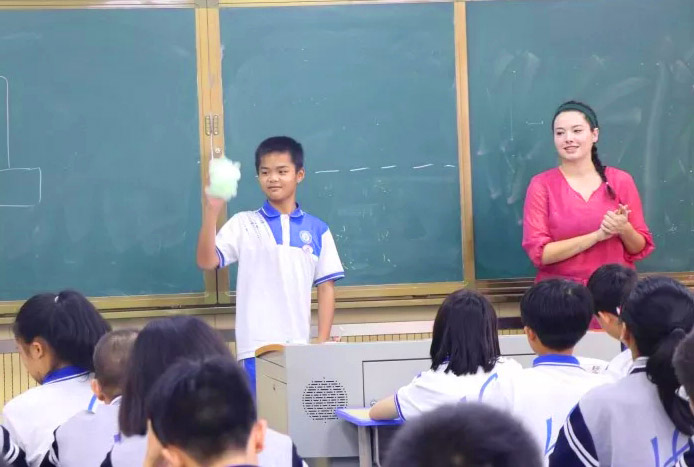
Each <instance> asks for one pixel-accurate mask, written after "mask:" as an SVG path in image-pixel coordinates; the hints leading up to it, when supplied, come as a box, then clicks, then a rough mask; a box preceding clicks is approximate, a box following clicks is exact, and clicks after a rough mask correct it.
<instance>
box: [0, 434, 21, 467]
mask: <svg viewBox="0 0 694 467" xmlns="http://www.w3.org/2000/svg"><path fill="white" fill-rule="evenodd" d="M0 454H2V458H3V460H4V461H5V463H6V464H7V465H9V466H10V467H26V465H27V463H26V457H25V455H24V451H22V450H21V449H20V447H19V446H17V443H15V442H14V440H13V439H12V437H11V436H10V432H9V431H7V429H6V428H5V427H4V426H0Z"/></svg>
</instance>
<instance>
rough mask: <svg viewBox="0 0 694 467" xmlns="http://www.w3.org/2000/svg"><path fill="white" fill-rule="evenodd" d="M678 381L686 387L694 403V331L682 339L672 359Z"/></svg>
mask: <svg viewBox="0 0 694 467" xmlns="http://www.w3.org/2000/svg"><path fill="white" fill-rule="evenodd" d="M672 365H673V366H674V367H675V374H676V375H677V380H678V381H679V383H680V384H681V385H682V386H684V390H685V391H686V392H687V395H688V396H689V399H690V400H693V401H694V331H692V332H690V333H689V334H687V337H685V338H684V339H682V342H680V343H679V345H678V346H677V349H675V355H674V356H673V357H672Z"/></svg>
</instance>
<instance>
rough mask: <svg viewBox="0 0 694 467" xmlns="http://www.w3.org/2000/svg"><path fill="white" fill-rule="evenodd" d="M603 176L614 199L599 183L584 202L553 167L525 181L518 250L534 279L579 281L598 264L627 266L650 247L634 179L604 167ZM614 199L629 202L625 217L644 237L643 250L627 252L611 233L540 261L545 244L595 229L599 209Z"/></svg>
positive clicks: (612, 206)
mask: <svg viewBox="0 0 694 467" xmlns="http://www.w3.org/2000/svg"><path fill="white" fill-rule="evenodd" d="M605 175H606V176H607V180H608V181H609V183H610V186H611V187H612V189H613V190H614V192H615V194H616V197H615V199H612V198H610V195H609V194H608V193H607V188H606V186H605V184H604V183H603V184H602V186H600V188H598V189H597V190H595V192H593V194H592V195H591V197H590V199H588V201H585V200H584V199H583V197H582V196H581V195H580V194H579V193H578V192H576V191H575V190H574V189H573V188H571V186H570V185H569V183H568V182H567V181H566V179H565V178H564V175H563V174H562V173H561V171H560V170H559V169H558V168H555V169H551V170H547V171H546V172H542V173H541V174H539V175H536V176H535V177H533V179H532V180H531V181H530V185H529V186H528V191H527V193H526V196H525V207H524V209H523V249H524V250H525V251H526V253H527V254H528V256H529V257H530V260H531V261H532V262H533V264H534V265H535V267H536V268H537V277H536V279H535V280H536V281H540V280H543V279H547V278H550V277H560V278H565V279H571V280H574V281H577V282H580V283H582V284H585V283H587V282H588V279H589V278H590V275H591V274H592V273H593V272H594V271H595V270H596V269H597V268H599V267H600V266H602V265H603V264H609V263H619V264H623V265H625V266H628V267H631V268H633V267H634V262H635V261H639V260H641V259H644V258H645V257H646V256H648V255H649V254H651V252H652V251H653V250H654V249H655V246H654V245H653V236H652V235H651V232H650V231H649V230H648V226H647V225H646V221H645V220H644V218H643V208H642V206H641V198H640V197H639V192H638V190H637V189H636V184H635V183H634V179H633V178H631V175H629V174H628V173H626V172H624V171H622V170H619V169H615V168H613V167H607V169H606V170H605ZM620 203H621V204H626V205H628V206H629V209H630V210H631V213H630V214H629V222H631V225H632V226H633V227H634V229H636V230H637V231H638V232H639V233H640V234H641V235H643V237H644V238H645V239H646V246H645V247H644V248H643V250H641V251H640V252H639V253H637V254H635V255H632V254H630V253H629V252H628V251H626V249H625V248H624V244H623V243H622V241H621V240H620V239H619V237H618V236H615V237H612V238H610V239H608V240H605V241H602V242H600V243H597V244H596V245H594V246H593V247H591V248H589V249H588V250H586V251H584V252H582V253H579V254H578V255H576V256H573V257H571V258H569V259H566V260H564V261H560V262H558V263H554V264H549V265H543V264H542V251H543V250H544V248H545V245H547V244H548V243H550V242H555V241H558V240H565V239H567V238H573V237H578V236H580V235H585V234H588V233H590V232H594V231H596V230H597V229H599V228H600V224H601V223H602V220H603V217H604V216H605V213H606V212H607V211H614V210H616V209H617V208H618V207H619V204H620Z"/></svg>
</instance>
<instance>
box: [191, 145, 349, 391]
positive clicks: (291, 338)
mask: <svg viewBox="0 0 694 467" xmlns="http://www.w3.org/2000/svg"><path fill="white" fill-rule="evenodd" d="M255 167H256V173H257V174H258V182H259V183H260V188H261V189H262V190H263V193H264V194H265V196H266V197H267V201H266V202H265V204H264V205H263V206H262V207H261V208H260V209H259V210H257V211H247V212H239V213H237V214H235V215H234V216H233V217H232V218H231V219H229V221H228V222H227V223H226V224H225V225H224V226H223V227H222V228H221V229H220V230H219V232H218V233H217V232H216V224H217V217H218V216H219V213H220V211H221V210H222V208H223V207H224V202H223V201H222V200H221V199H217V198H213V197H209V196H208V197H207V198H206V203H205V206H204V209H203V220H202V228H201V229H200V237H199V240H198V250H197V263H198V266H199V267H201V268H203V269H214V268H223V267H226V266H228V265H229V264H231V263H234V262H236V261H238V263H239V271H238V278H237V281H236V342H237V347H236V348H237V358H238V359H239V360H241V361H242V362H243V365H244V368H245V369H246V371H247V373H248V376H249V379H250V383H251V388H252V389H255V358H254V357H255V351H256V349H258V348H260V347H262V346H264V345H267V344H276V343H279V344H284V343H308V340H309V331H310V320H311V289H312V287H313V286H316V287H317V289H318V342H325V341H326V340H328V338H329V337H330V328H331V327H332V322H333V316H334V313H335V287H334V283H335V281H336V280H339V279H341V278H343V277H344V271H343V268H342V264H341V263H340V257H339V255H338V253H337V248H336V247H335V242H334V240H333V237H332V234H331V233H330V230H329V228H328V226H327V224H325V222H323V221H321V220H320V219H318V218H316V217H314V216H311V215H310V214H307V213H305V212H304V211H302V210H301V208H300V207H299V205H298V204H297V202H296V188H297V185H298V184H299V183H301V181H302V180H303V179H304V176H305V171H304V153H303V148H302V147H301V145H300V144H299V143H298V142H296V141H295V140H293V139H292V138H289V137H286V136H275V137H271V138H268V139H266V140H265V141H263V142H262V143H260V146H258V149H257V150H256V152H255Z"/></svg>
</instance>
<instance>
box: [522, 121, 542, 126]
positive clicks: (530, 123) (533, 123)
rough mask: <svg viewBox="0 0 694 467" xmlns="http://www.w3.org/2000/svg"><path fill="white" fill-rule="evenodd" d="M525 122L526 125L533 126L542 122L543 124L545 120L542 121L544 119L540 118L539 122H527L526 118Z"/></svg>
mask: <svg viewBox="0 0 694 467" xmlns="http://www.w3.org/2000/svg"><path fill="white" fill-rule="evenodd" d="M525 124H526V125H528V126H533V125H544V124H545V121H544V120H540V121H539V122H528V121H527V120H526V122H525Z"/></svg>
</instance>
